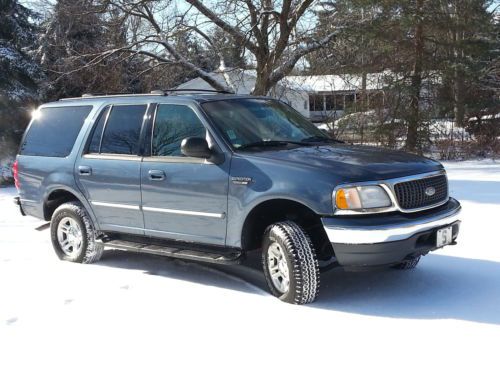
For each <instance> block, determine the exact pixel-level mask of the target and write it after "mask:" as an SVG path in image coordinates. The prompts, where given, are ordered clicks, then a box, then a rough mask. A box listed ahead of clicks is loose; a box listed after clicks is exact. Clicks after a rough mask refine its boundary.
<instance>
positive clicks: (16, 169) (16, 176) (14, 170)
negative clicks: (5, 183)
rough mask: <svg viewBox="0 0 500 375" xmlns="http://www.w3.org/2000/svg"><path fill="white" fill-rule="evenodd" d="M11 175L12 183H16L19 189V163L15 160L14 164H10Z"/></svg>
mask: <svg viewBox="0 0 500 375" xmlns="http://www.w3.org/2000/svg"><path fill="white" fill-rule="evenodd" d="M12 175H13V176H14V183H15V184H16V188H17V190H19V187H20V185H19V164H18V161H17V160H16V161H15V162H14V164H13V165H12Z"/></svg>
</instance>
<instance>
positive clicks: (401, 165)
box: [252, 144, 443, 182]
mask: <svg viewBox="0 0 500 375" xmlns="http://www.w3.org/2000/svg"><path fill="white" fill-rule="evenodd" d="M252 156H253V157H257V158H266V159H271V160H276V161H281V162H289V163H294V164H302V165H304V166H309V167H317V168H320V169H323V170H325V171H331V172H332V173H334V174H335V175H336V176H338V177H339V179H340V180H342V181H345V182H361V181H372V180H384V179H390V178H396V177H403V176H410V175H414V174H420V173H427V172H434V171H437V170H440V169H443V167H442V165H441V164H440V163H439V162H437V161H435V160H432V159H429V158H425V157H422V156H418V155H414V154H409V153H406V152H401V151H394V150H386V149H382V148H378V147H368V146H353V145H346V144H335V145H328V146H316V147H298V148H294V149H285V150H283V149H281V150H269V151H267V150H266V151H262V152H258V153H252Z"/></svg>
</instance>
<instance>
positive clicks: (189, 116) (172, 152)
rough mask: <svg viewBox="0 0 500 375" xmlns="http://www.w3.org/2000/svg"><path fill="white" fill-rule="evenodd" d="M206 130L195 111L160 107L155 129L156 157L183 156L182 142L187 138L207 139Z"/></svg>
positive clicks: (168, 105) (182, 106)
mask: <svg viewBox="0 0 500 375" xmlns="http://www.w3.org/2000/svg"><path fill="white" fill-rule="evenodd" d="M205 136H206V130H205V127H204V126H203V124H202V123H201V121H200V119H199V118H198V116H196V114H195V113H194V112H193V110H192V109H191V108H189V107H187V106H184V105H174V104H163V105H160V106H158V110H157V112H156V118H155V124H154V129H153V150H152V154H153V155H155V156H183V155H182V153H181V142H182V140H183V139H184V138H187V137H202V138H205Z"/></svg>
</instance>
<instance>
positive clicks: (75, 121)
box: [19, 106, 92, 157]
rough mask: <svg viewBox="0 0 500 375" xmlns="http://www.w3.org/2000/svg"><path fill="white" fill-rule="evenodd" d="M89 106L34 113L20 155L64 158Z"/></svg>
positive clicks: (50, 108) (48, 109)
mask: <svg viewBox="0 0 500 375" xmlns="http://www.w3.org/2000/svg"><path fill="white" fill-rule="evenodd" d="M91 110H92V106H75V107H47V108H42V109H40V110H38V111H37V112H36V114H35V116H34V118H33V120H32V122H31V125H30V127H29V129H28V131H27V133H26V135H25V137H24V139H23V143H22V145H21V148H20V151H19V153H20V154H21V155H32V156H50V157H66V156H68V155H69V153H70V152H71V150H72V149H73V145H74V144H75V140H76V137H77V136H78V133H80V130H81V128H82V126H83V123H84V121H85V119H86V118H87V116H88V115H89V113H90V111H91Z"/></svg>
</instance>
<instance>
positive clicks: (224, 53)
mask: <svg viewBox="0 0 500 375" xmlns="http://www.w3.org/2000/svg"><path fill="white" fill-rule="evenodd" d="M499 21H500V17H499V16H498V13H497V11H496V4H495V2H494V1H490V0H336V1H318V0H210V1H199V0H134V1H128V0H60V1H55V2H52V1H49V0H39V1H30V2H23V3H22V4H21V3H19V1H16V0H0V67H1V70H0V121H1V123H0V142H2V144H3V147H0V159H1V158H3V157H5V156H6V154H8V153H12V148H13V147H14V146H13V147H7V146H6V145H7V144H12V145H15V144H16V142H18V140H19V137H20V134H21V133H22V131H23V129H24V127H25V126H26V123H27V120H28V118H29V109H30V108H33V107H34V106H36V104H38V103H40V102H43V101H49V100H54V99H58V98H61V97H69V96H79V95H82V94H83V93H85V92H93V93H114V92H148V91H150V90H153V89H162V88H169V87H173V86H176V85H178V84H180V83H182V82H185V81H186V80H189V79H191V78H194V77H201V78H202V79H204V80H205V81H207V82H208V83H209V84H211V85H212V86H213V87H214V88H216V89H227V87H222V85H221V84H220V82H218V81H216V80H214V79H213V76H212V75H210V74H209V73H210V72H212V71H214V70H216V69H219V70H221V71H225V70H228V69H235V68H238V69H253V70H254V71H255V75H256V83H255V87H254V89H253V94H256V95H266V94H268V93H269V92H270V91H271V90H272V89H273V88H274V87H275V86H276V85H277V84H278V83H279V82H280V81H281V80H282V79H283V78H284V77H286V76H287V75H290V74H294V75H310V74H318V75H321V74H347V73H349V74H356V75H360V76H361V77H363V84H365V83H366V77H367V76H369V75H370V74H373V73H378V74H384V75H385V76H386V83H385V85H384V93H383V94H384V100H383V101H380V102H377V103H378V105H377V106H375V107H374V105H373V101H372V104H369V102H370V100H369V93H368V90H364V89H363V87H361V90H360V94H359V96H360V99H359V100H358V101H357V105H356V106H353V107H352V108H350V111H351V112H352V114H353V115H352V116H350V117H349V116H346V119H347V118H350V119H357V122H358V123H357V124H354V125H352V124H350V126H351V127H352V126H354V127H353V129H354V131H355V132H358V133H360V132H361V134H363V132H364V131H365V130H367V129H365V128H364V127H365V126H366V124H367V123H370V124H371V125H370V129H369V131H370V134H371V136H370V137H368V138H366V139H367V140H368V141H370V142H377V143H378V144H382V145H384V146H387V147H397V148H405V149H407V150H409V151H412V152H426V151H428V150H429V148H430V147H431V146H436V145H439V147H440V150H441V156H443V157H453V156H456V154H457V150H458V149H460V147H462V149H463V148H464V147H465V146H464V143H463V142H462V143H460V142H458V141H459V139H457V136H456V131H455V130H456V129H458V130H462V131H465V132H466V133H467V134H468V135H469V136H470V139H469V141H468V142H467V143H466V146H467V147H468V148H470V149H472V153H474V154H478V155H487V154H488V155H489V154H492V153H495V152H496V153H498V152H499V151H500V146H499V141H498V138H499V136H500V130H499V129H500V125H499V121H500V118H499V117H500V115H499V114H500V101H499V95H498V94H499V91H498V90H499V88H500V87H499V85H500V84H499V83H500V80H499V67H500V64H499V53H500V44H499V35H500V33H499ZM429 87H431V88H429ZM365 91H366V92H365ZM436 119H448V120H449V122H450V123H451V124H452V125H451V130H450V129H448V128H447V132H445V133H446V134H445V136H444V137H439V139H433V138H432V136H431V133H432V131H431V130H432V127H433V125H435V124H436V121H435V120H436ZM355 122H356V121H355ZM345 123H349V121H348V120H345V119H344V121H342V119H340V120H339V119H335V120H332V122H331V123H330V124H329V126H330V130H331V131H332V133H334V134H338V135H339V136H340V137H341V136H342V131H341V130H342V126H344V125H345ZM343 124H344V125H343ZM362 139H364V138H363V137H362ZM461 141H463V139H462V140H461ZM459 146H460V147H459Z"/></svg>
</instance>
